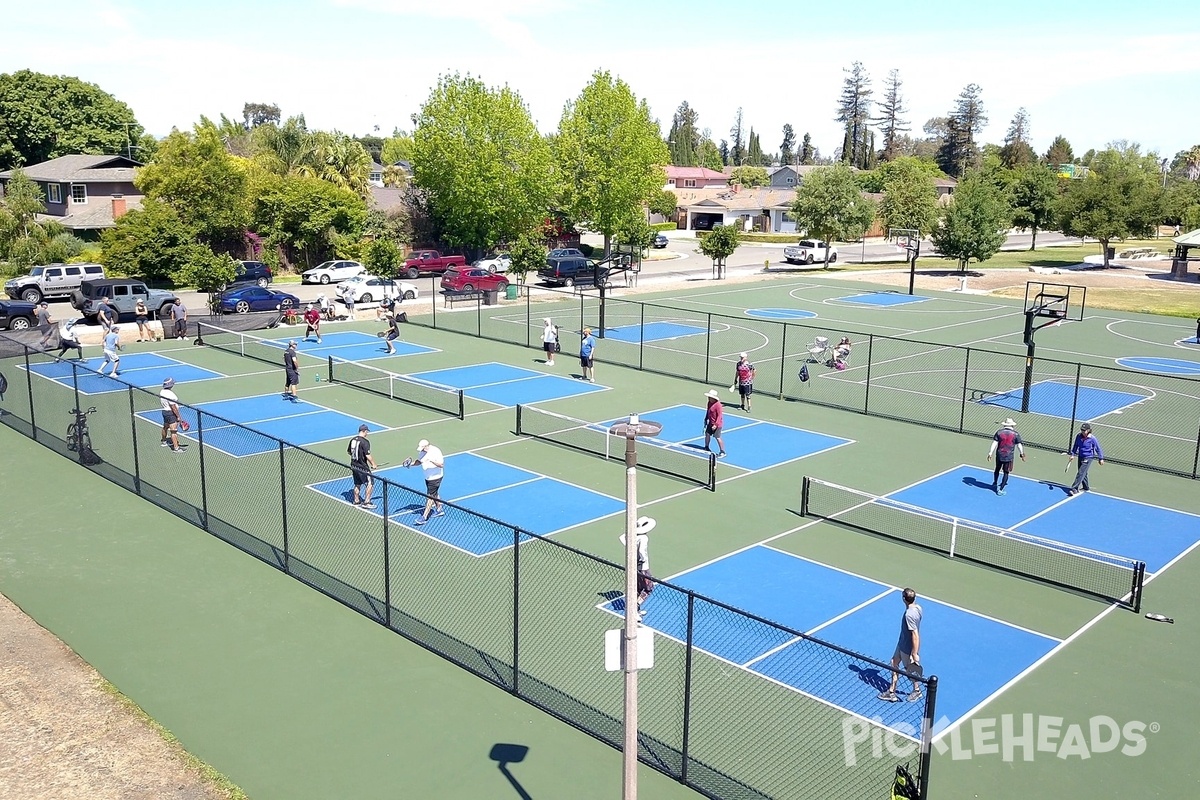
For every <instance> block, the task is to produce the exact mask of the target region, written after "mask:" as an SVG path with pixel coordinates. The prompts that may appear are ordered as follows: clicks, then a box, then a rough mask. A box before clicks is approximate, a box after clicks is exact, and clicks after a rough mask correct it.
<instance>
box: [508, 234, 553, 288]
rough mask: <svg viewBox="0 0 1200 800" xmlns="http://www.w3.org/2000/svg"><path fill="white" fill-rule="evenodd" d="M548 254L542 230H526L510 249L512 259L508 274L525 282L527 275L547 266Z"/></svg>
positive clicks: (519, 281) (509, 253)
mask: <svg viewBox="0 0 1200 800" xmlns="http://www.w3.org/2000/svg"><path fill="white" fill-rule="evenodd" d="M547 256H548V251H547V250H546V240H545V237H543V236H542V235H541V232H540V231H525V232H523V233H522V234H521V235H520V236H518V237H517V238H516V240H514V241H513V243H512V246H511V247H509V249H508V257H509V259H510V261H509V265H508V273H507V274H508V275H511V276H512V277H513V278H516V280H517V283H524V282H525V276H526V275H528V274H529V273H531V272H534V273H536V272H537V271H538V270H539V269H541V268H542V267H543V266H545V264H546V258H547Z"/></svg>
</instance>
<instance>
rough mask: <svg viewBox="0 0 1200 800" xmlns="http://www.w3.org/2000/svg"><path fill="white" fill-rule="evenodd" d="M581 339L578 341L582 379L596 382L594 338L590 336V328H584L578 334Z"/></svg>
mask: <svg viewBox="0 0 1200 800" xmlns="http://www.w3.org/2000/svg"><path fill="white" fill-rule="evenodd" d="M580 336H581V339H582V340H581V341H580V343H579V366H581V367H583V379H584V380H585V381H589V382H591V383H595V382H596V372H595V367H596V361H595V358H594V356H595V354H596V338H595V337H594V336H592V329H591V328H584V329H583V333H582V334H580Z"/></svg>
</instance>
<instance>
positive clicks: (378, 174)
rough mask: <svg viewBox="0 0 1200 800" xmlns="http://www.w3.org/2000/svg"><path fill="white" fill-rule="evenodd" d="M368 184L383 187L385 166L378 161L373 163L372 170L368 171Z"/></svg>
mask: <svg viewBox="0 0 1200 800" xmlns="http://www.w3.org/2000/svg"><path fill="white" fill-rule="evenodd" d="M367 183H369V184H370V185H372V186H383V164H380V163H379V162H378V161H372V162H371V168H370V170H368V171H367Z"/></svg>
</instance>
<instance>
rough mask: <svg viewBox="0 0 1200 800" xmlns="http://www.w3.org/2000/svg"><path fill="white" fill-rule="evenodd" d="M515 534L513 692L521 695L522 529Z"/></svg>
mask: <svg viewBox="0 0 1200 800" xmlns="http://www.w3.org/2000/svg"><path fill="white" fill-rule="evenodd" d="M512 535H513V604H512V609H513V627H512V637H513V638H512V664H513V675H512V693H513V694H514V695H515V696H517V697H520V696H521V687H520V686H519V682H520V675H521V644H520V643H521V531H520V530H518V529H517V528H513V529H512Z"/></svg>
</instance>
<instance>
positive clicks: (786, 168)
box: [767, 164, 824, 189]
mask: <svg viewBox="0 0 1200 800" xmlns="http://www.w3.org/2000/svg"><path fill="white" fill-rule="evenodd" d="M817 169H824V166H822V165H820V164H784V165H783V166H782V167H767V174H768V175H770V176H771V183H770V184H769V185H770V186H771V187H772V188H774V189H795V188H796V187H797V186H799V185H800V184H802V183H803V182H804V177H805V176H806V175H808V174H809V173H810V172H812V171H813V170H817Z"/></svg>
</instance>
